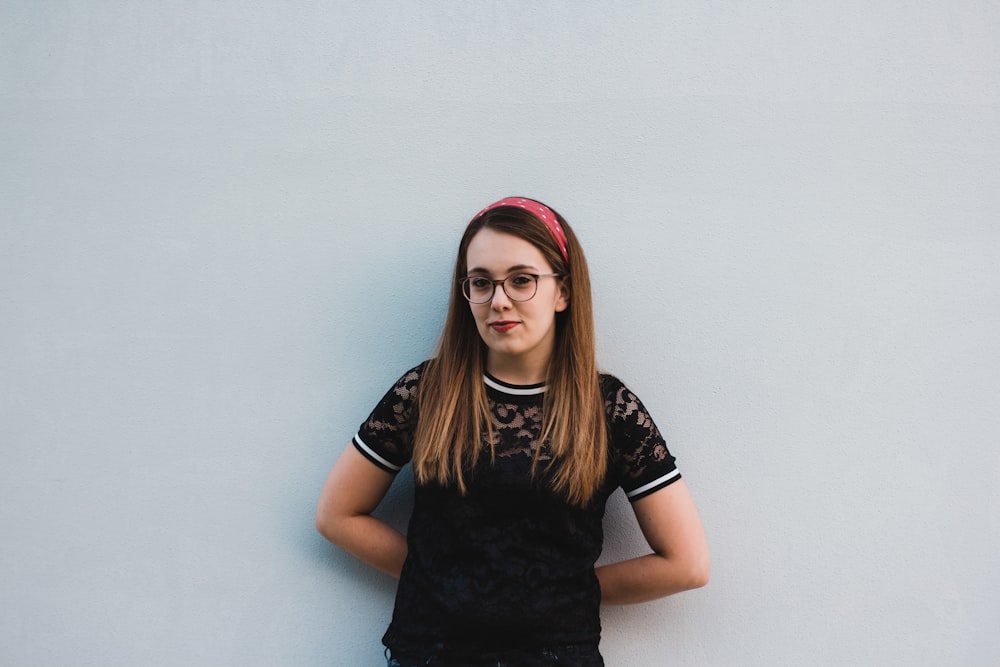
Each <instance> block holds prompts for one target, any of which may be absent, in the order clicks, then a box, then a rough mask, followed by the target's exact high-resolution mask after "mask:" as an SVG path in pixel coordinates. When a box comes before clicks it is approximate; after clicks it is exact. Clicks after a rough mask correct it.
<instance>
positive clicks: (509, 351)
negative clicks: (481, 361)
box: [465, 228, 569, 382]
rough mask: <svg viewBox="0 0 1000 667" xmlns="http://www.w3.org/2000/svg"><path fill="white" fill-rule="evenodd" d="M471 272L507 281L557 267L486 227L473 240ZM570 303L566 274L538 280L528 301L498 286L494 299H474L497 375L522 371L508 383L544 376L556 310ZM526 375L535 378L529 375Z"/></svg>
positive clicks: (491, 365) (522, 243)
mask: <svg viewBox="0 0 1000 667" xmlns="http://www.w3.org/2000/svg"><path fill="white" fill-rule="evenodd" d="M465 260H466V266H467V267H468V271H467V275H469V276H479V277H484V278H489V279H492V280H501V279H504V278H507V277H508V276H513V275H516V274H522V273H529V274H548V273H552V266H551V265H550V264H549V263H548V262H547V261H546V260H545V256H544V255H542V252H541V251H540V250H539V249H538V248H536V247H535V246H534V245H532V244H531V243H529V242H528V241H525V240H524V239H522V238H519V237H517V236H512V235H510V234H505V233H503V232H498V231H495V230H493V229H489V228H484V229H481V230H479V231H478V232H477V233H476V235H475V236H473V237H472V240H471V241H470V242H469V247H468V250H467V251H466V255H465ZM568 305H569V291H568V289H567V288H566V286H565V284H564V281H563V280H562V279H561V278H555V277H543V278H539V279H538V290H537V291H536V292H535V296H534V297H533V298H531V299H529V300H528V301H512V300H511V299H510V297H508V296H507V294H506V293H505V292H504V290H503V287H502V286H501V285H497V287H496V290H495V291H494V292H493V299H492V300H490V301H487V302H486V303H478V304H477V303H470V304H469V307H470V308H471V309H472V316H473V318H475V320H476V327H477V328H478V329H479V335H480V336H481V337H482V339H483V342H484V343H486V347H487V348H488V349H489V351H488V353H487V356H486V368H487V370H489V371H490V373H492V374H494V375H499V376H502V375H503V374H505V373H507V374H508V375H516V376H519V377H508V378H504V377H501V379H507V380H508V381H513V382H518V381H524V382H536V381H539V380H541V379H542V378H543V374H544V372H545V367H546V365H547V364H548V361H549V357H551V356H552V349H553V346H554V344H555V336H556V313H558V312H562V311H564V310H566V307H567V306H568ZM525 373H527V374H529V375H532V376H533V377H530V378H526V377H523V376H524V375H525Z"/></svg>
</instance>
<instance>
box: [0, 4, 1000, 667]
mask: <svg viewBox="0 0 1000 667" xmlns="http://www.w3.org/2000/svg"><path fill="white" fill-rule="evenodd" d="M998 34H1000V10H998V8H997V5H996V4H995V3H990V2H950V1H949V2H944V1H940V2H923V3H911V2H901V1H900V2H893V1H889V2H877V3H869V2H849V3H820V2H804V3H803V2H779V3H721V2H707V3H706V2H694V1H685V2H673V3H662V2H609V3H582V2H527V1H525V2H477V3H458V2H446V1H443V0H442V1H438V2H421V3H405V2H365V3H347V2H340V3H322V2H311V3H305V2H303V3H288V2H263V1H252V2H248V1H246V0H240V1H235V0H230V1H227V2H152V1H150V2H91V3H88V2H79V1H78V2H68V1H67V2H58V1H52V2H33V1H29V0H23V1H20V2H18V1H8V2H3V3H2V4H0V322H2V327H0V391H2V401H0V429H2V434H0V438H2V449H0V664H3V665H5V666H6V665H11V666H22V665H30V666H34V665H45V666H60V665H128V666H132V665H180V664H196V665H268V666H269V665H331V664H333V665H346V666H350V667H353V666H355V665H378V664H380V657H379V656H380V646H379V637H380V636H381V633H382V631H383V630H384V628H385V625H386V623H387V621H388V616H389V613H390V609H391V603H392V592H393V586H392V582H391V581H389V580H388V579H386V578H384V577H382V576H381V575H379V574H377V573H373V572H370V571H368V570H367V569H366V568H364V567H363V566H361V565H359V564H357V563H355V562H353V561H352V560H351V559H350V558H348V557H346V556H344V555H342V554H341V553H339V552H337V551H336V550H335V549H334V548H333V547H331V546H329V545H327V544H326V543H324V542H323V541H322V539H321V538H320V537H319V536H318V535H317V534H315V533H314V531H313V527H312V513H313V508H314V502H315V499H316V495H317V493H318V490H319V487H320V485H321V483H322V481H323V479H324V477H325V475H326V472H327V470H328V467H329V465H330V464H331V463H332V461H333V460H334V458H335V457H336V456H337V454H338V452H339V451H340V449H341V448H342V446H343V445H344V443H345V442H346V441H347V440H348V438H349V437H350V436H351V435H352V434H353V432H354V429H355V428H356V426H357V424H358V423H359V422H360V421H361V420H362V419H363V418H364V417H365V416H366V415H367V412H368V410H369V409H370V408H371V407H372V405H373V404H374V402H375V401H376V400H377V399H378V397H379V396H380V395H381V393H382V392H383V391H384V390H385V388H386V387H387V386H388V385H389V384H390V383H391V382H392V381H393V380H394V379H395V378H396V377H397V376H398V375H399V373H401V372H402V371H403V370H405V369H406V368H407V367H409V366H410V365H412V364H414V363H416V362H417V361H419V360H421V359H422V358H424V357H426V356H427V355H429V354H430V353H431V351H432V349H433V345H434V342H435V339H436V336H437V331H438V329H439V327H440V325H441V320H442V313H443V308H444V299H445V293H446V283H447V280H448V272H449V266H450V263H451V262H452V253H453V251H454V247H455V245H456V244H457V241H458V238H459V235H460V233H461V229H462V227H463V225H464V223H465V222H466V221H467V219H468V217H469V216H470V215H471V214H472V213H474V212H475V211H476V210H478V208H479V207H481V206H482V205H484V204H485V203H487V202H489V201H491V200H493V199H495V198H498V197H500V196H504V195H507V194H511V193H521V194H527V195H530V196H535V197H538V198H540V199H542V200H544V201H546V202H548V203H550V204H551V205H553V206H554V207H556V208H557V209H559V210H560V211H561V212H562V213H564V214H565V215H566V217H567V218H568V219H569V220H570V222H571V223H572V224H574V226H575V228H576V229H577V230H578V232H579V235H580V236H581V238H582V241H583V243H584V245H585V248H586V249H587V251H588V254H589V258H590V261H591V264H592V270H593V274H594V280H595V283H596V300H597V304H596V306H597V309H598V312H599V321H598V327H599V336H600V350H599V352H600V355H601V359H602V362H603V364H604V366H605V367H606V368H607V369H609V370H612V371H614V372H615V373H617V374H618V375H620V376H621V377H623V378H624V379H625V380H626V381H627V382H629V383H630V384H631V385H632V386H633V388H634V389H635V390H636V391H637V393H639V395H640V396H642V397H643V399H644V400H645V402H646V403H647V405H648V406H649V407H650V409H651V410H652V411H653V412H654V415H655V416H656V417H657V419H658V421H659V422H660V423H661V425H662V426H663V427H664V429H665V430H666V432H667V434H668V436H669V438H670V441H671V443H672V447H673V449H674V452H675V453H676V455H677V456H678V459H679V463H680V465H681V466H682V469H683V471H684V473H685V475H686V476H687V479H688V483H689V485H690V486H691V487H692V489H693V491H694V493H695V494H696V497H697V500H698V502H699V505H700V508H701V511H702V514H703V518H704V521H705V524H706V526H707V529H708V532H709V538H710V541H711V546H712V549H713V558H714V563H713V564H714V571H713V577H714V578H713V581H712V582H711V584H710V585H709V587H708V588H706V589H703V590H700V591H696V592H692V593H687V594H684V595H681V596H678V597H676V598H674V599H667V600H663V601H660V602H656V603H652V604H647V605H643V606H638V607H629V608H612V609H607V610H605V613H604V617H603V621H604V626H605V634H604V637H605V638H604V642H603V650H604V652H605V654H606V657H607V659H608V663H609V665H612V666H616V665H635V666H648V667H653V666H654V665H655V666H659V665H662V664H667V663H668V662H669V664H678V665H781V664H812V665H827V664H829V665H855V664H868V665H886V664H907V665H916V664H922V665H939V664H956V665H958V664H961V665H993V664H997V662H998V661H1000V635H998V633H997V629H998V628H1000V602H998V600H1000V574H998V568H997V567H996V566H997V553H1000V492H998V490H997V488H998V486H1000V485H998V482H1000V448H998V447H997V445H998V435H997V434H998V432H1000V381H998V377H1000V346H998V344H997V341H998V340H1000V279H998V272H997V271H998V270H997V265H998V261H1000V231H998V229H997V223H998V215H997V213H998V211H1000V39H998V37H997V35H998ZM409 484H411V483H410V482H408V481H407V480H406V479H405V478H404V479H403V480H402V484H401V486H400V488H399V489H396V490H395V491H394V492H393V493H392V494H391V496H390V498H389V499H388V500H387V503H386V504H387V507H386V509H385V512H386V515H387V516H388V517H390V519H391V520H393V521H396V522H400V523H401V522H403V521H404V520H405V513H406V504H407V497H408V495H407V491H408V489H409V488H410V487H409V486H408V485H409ZM627 512H628V510H627V507H626V506H625V503H624V502H623V501H622V500H621V499H620V498H617V499H616V500H615V502H614V504H613V505H612V507H611V508H610V511H609V519H608V531H609V533H610V534H609V537H608V544H607V549H606V552H607V556H608V557H618V556H622V555H626V554H630V553H632V552H634V551H635V550H637V549H639V548H640V546H641V544H640V542H641V539H640V537H639V535H638V534H637V533H636V531H635V529H634V528H631V527H630V526H631V524H630V523H629V522H630V517H629V516H628V514H627ZM664 655H666V656H669V660H668V659H666V658H664Z"/></svg>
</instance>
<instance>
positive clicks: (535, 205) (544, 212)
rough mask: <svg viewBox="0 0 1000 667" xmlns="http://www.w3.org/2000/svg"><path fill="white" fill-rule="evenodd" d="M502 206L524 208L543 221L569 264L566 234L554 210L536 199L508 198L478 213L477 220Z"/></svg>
mask: <svg viewBox="0 0 1000 667" xmlns="http://www.w3.org/2000/svg"><path fill="white" fill-rule="evenodd" d="M501 206H516V207H517V208H523V209H524V210H525V211H527V212H528V213H531V214H532V215H533V216H535V217H536V218H538V219H539V220H541V221H542V224H544V225H545V226H546V227H548V228H549V231H550V232H552V237H553V238H554V239H555V240H556V245H557V246H559V252H561V253H562V257H563V260H564V261H565V262H566V263H567V264H569V251H568V250H567V249H566V232H565V231H563V228H562V225H561V224H560V223H559V219H558V218H556V214H555V213H553V211H552V209H551V208H549V207H548V206H546V205H545V204H543V203H541V202H537V201H535V200H534V199H525V198H524V197H507V198H505V199H501V200H500V201H495V202H493V203H492V204H490V205H489V206H487V207H486V208H484V209H483V210H482V211H480V212H479V213H476V215H475V217H473V218H472V219H473V220H475V219H476V218H478V217H479V216H481V215H482V214H483V213H486V212H487V211H492V210H493V209H495V208H499V207H501Z"/></svg>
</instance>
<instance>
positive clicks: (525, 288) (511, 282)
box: [503, 273, 538, 301]
mask: <svg viewBox="0 0 1000 667" xmlns="http://www.w3.org/2000/svg"><path fill="white" fill-rule="evenodd" d="M536 289H538V281H537V280H536V279H535V276H533V275H531V274H528V273H518V274H515V275H513V276H507V279H506V280H504V281H503V290H504V291H505V292H506V293H507V296H509V297H510V298H511V299H512V300H514V301H527V300H528V299H530V298H531V297H533V296H535V290H536Z"/></svg>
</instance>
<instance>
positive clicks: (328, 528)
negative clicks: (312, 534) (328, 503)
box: [316, 507, 340, 544]
mask: <svg viewBox="0 0 1000 667" xmlns="http://www.w3.org/2000/svg"><path fill="white" fill-rule="evenodd" d="M339 525H340V524H339V522H338V521H337V516H336V515H335V514H334V513H333V512H330V511H329V510H326V509H324V508H323V507H319V508H318V509H317V510H316V530H317V531H318V532H319V534H320V535H322V536H323V537H325V538H326V539H327V540H329V541H330V542H333V543H334V544H339V543H340V542H339V537H340V530H338V527H339Z"/></svg>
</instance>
